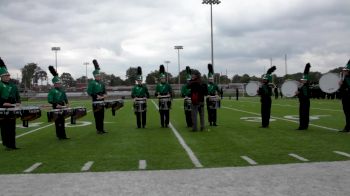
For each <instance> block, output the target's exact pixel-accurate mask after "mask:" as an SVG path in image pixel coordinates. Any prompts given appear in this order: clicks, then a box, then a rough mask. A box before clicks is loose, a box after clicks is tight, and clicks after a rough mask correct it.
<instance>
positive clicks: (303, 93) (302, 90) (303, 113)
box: [297, 63, 311, 130]
mask: <svg viewBox="0 0 350 196" xmlns="http://www.w3.org/2000/svg"><path fill="white" fill-rule="evenodd" d="M310 67H311V65H310V63H307V64H306V65H305V69H304V76H303V78H302V79H301V80H300V82H301V84H302V86H301V87H299V88H298V92H297V95H298V98H299V103H300V104H299V128H298V130H305V129H307V128H308V127H309V118H310V87H309V72H310Z"/></svg>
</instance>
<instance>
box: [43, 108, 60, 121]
mask: <svg viewBox="0 0 350 196" xmlns="http://www.w3.org/2000/svg"><path fill="white" fill-rule="evenodd" d="M62 113H63V111H62V110H60V109H53V110H51V111H48V112H47V120H48V122H54V121H56V120H57V119H58V118H59V117H60V116H62Z"/></svg>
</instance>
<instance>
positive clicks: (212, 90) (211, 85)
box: [207, 83, 220, 96]
mask: <svg viewBox="0 0 350 196" xmlns="http://www.w3.org/2000/svg"><path fill="white" fill-rule="evenodd" d="M207 86H208V95H212V96H213V95H216V92H217V94H220V90H219V87H218V85H216V84H214V83H208V85H207Z"/></svg>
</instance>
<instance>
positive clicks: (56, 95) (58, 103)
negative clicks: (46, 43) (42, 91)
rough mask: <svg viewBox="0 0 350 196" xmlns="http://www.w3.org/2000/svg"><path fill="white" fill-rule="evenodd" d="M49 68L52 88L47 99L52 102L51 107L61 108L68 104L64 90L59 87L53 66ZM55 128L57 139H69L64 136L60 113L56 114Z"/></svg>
mask: <svg viewBox="0 0 350 196" xmlns="http://www.w3.org/2000/svg"><path fill="white" fill-rule="evenodd" d="M49 70H50V72H51V74H52V75H53V78H52V83H53V85H54V88H52V89H51V90H50V91H49V93H48V95H47V100H48V102H49V103H50V104H52V108H53V109H62V108H64V107H66V105H67V104H68V99H67V96H66V92H65V91H64V90H63V89H62V87H61V86H62V85H61V79H60V78H59V77H58V73H57V72H56V70H55V68H54V67H53V66H49ZM55 128H56V136H57V138H58V139H59V140H64V139H69V138H68V137H67V136H66V129H65V121H64V117H63V116H62V115H60V116H58V118H57V119H56V120H55Z"/></svg>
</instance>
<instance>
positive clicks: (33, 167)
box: [23, 162, 42, 173]
mask: <svg viewBox="0 0 350 196" xmlns="http://www.w3.org/2000/svg"><path fill="white" fill-rule="evenodd" d="M41 165H42V163H40V162H39V163H35V164H34V165H32V166H31V167H29V168H28V169H26V170H24V171H23V172H24V173H30V172H32V171H34V170H35V169H36V168H38V167H40V166H41Z"/></svg>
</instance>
